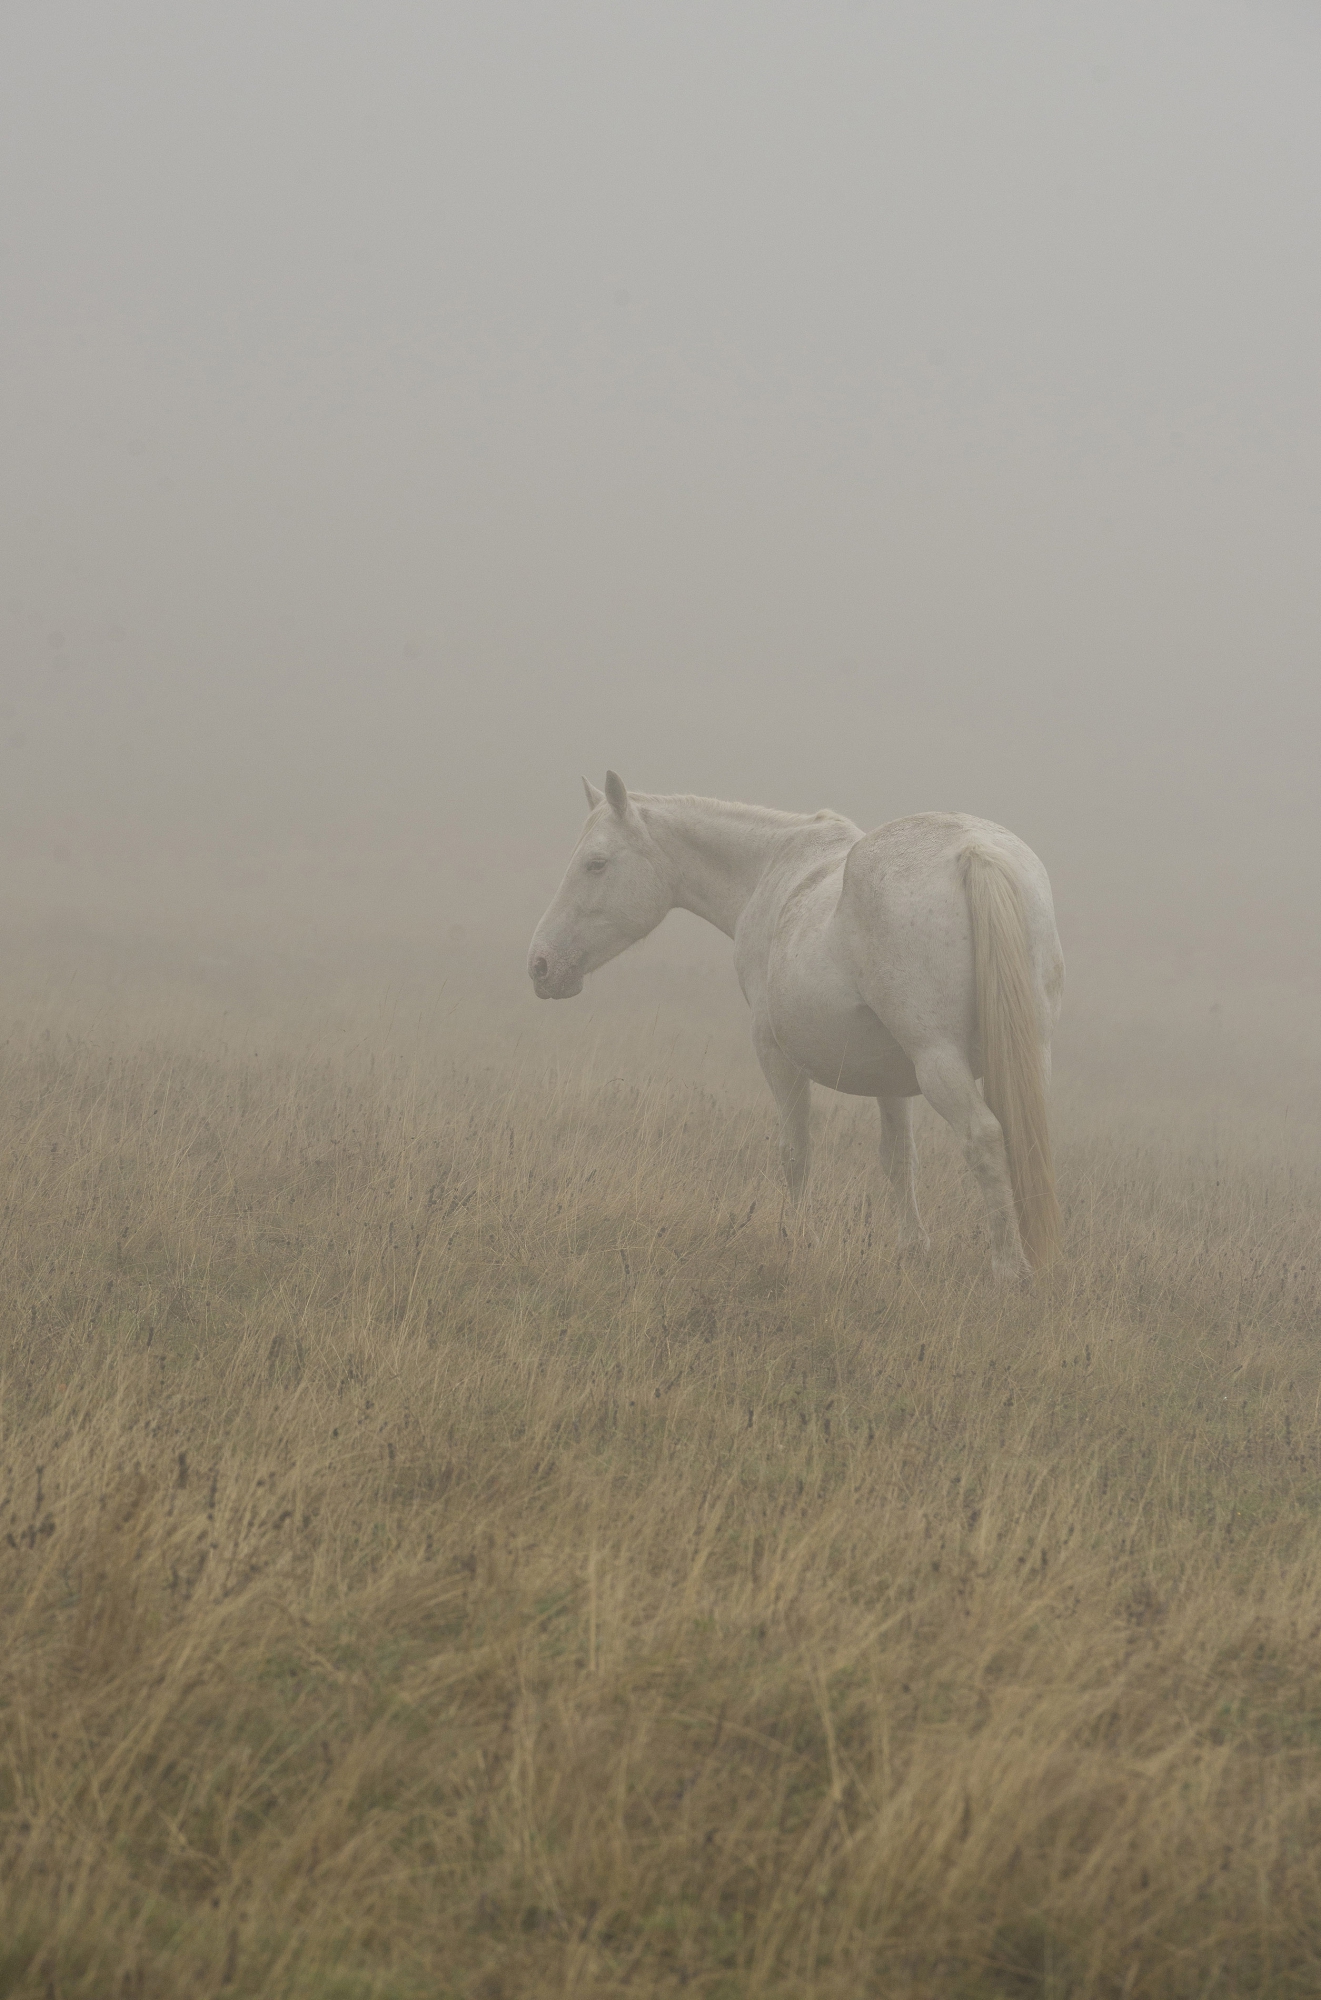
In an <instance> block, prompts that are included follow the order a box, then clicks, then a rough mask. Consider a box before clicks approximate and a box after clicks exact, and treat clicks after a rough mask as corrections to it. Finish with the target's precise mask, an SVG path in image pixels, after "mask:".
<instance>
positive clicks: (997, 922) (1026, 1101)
mask: <svg viewBox="0 0 1321 2000" xmlns="http://www.w3.org/2000/svg"><path fill="white" fill-rule="evenodd" d="M959 865H960V872H961V874H962V876H963V886H964V891H965V893H966V895H967V898H968V914H969V916H970V917H971V919H972V960H973V977H974V982H975V986H976V993H977V1023H978V1031H979V1034H980V1038H981V1045H982V1089H983V1092H984V1094H985V1097H986V1103H987V1106H988V1108H989V1109H990V1110H991V1111H992V1112H994V1114H995V1116H996V1118H997V1119H998V1120H999V1123H1000V1129H1001V1131H1002V1132H1003V1133H1004V1142H1005V1152H1006V1153H1007V1155H1008V1158H1009V1180H1010V1184H1011V1186H1012V1187H1013V1190H1014V1208H1015V1210H1016V1211H1017V1214H1018V1229H1019V1234H1020V1236H1021V1237H1022V1239H1023V1249H1024V1252H1025V1253H1026V1256H1027V1260H1028V1262H1029V1264H1031V1265H1033V1266H1034V1268H1040V1267H1041V1266H1042V1265H1045V1264H1048V1263H1049V1262H1050V1260H1051V1258H1052V1257H1053V1256H1054V1254H1055V1252H1056V1250H1057V1249H1058V1248H1059V1241H1060V1228H1061V1225H1060V1206H1059V1202H1058V1200H1057V1199H1056V1195H1055V1168H1054V1165H1053V1163H1052V1160H1051V1152H1050V1127H1049V1125H1048V1123H1047V1120H1046V1077H1045V1064H1044V1061H1043V1050H1042V1045H1041V1025H1040V1015H1039V1013H1038V1009H1037V1001H1036V994H1035V992H1034V990H1033V978H1032V955H1031V952H1030V950H1029V948H1028V936H1027V914H1026V911H1025V910H1024V908H1023V891H1022V888H1021V886H1020V884H1019V880H1018V877H1017V875H1016V874H1015V873H1014V870H1013V867H1012V866H1011V864H1010V863H1009V861H1008V860H1007V859H1006V858H1005V856H1004V855H1003V854H1001V853H999V852H998V851H997V850H996V849H995V848H992V847H982V846H980V845H979V844H977V843H975V842H974V843H973V844H971V845H969V846H967V847H965V848H964V849H963V851H962V853H961V854H960V856H959Z"/></svg>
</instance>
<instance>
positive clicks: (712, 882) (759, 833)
mask: <svg viewBox="0 0 1321 2000" xmlns="http://www.w3.org/2000/svg"><path fill="white" fill-rule="evenodd" d="M637 806H638V810H639V812H640V813H641V814H642V818H643V820H644V822H645V824H646V827H647V830H648V832H649V833H650V834H651V836H652V839H653V840H654V841H655V842H656V845H657V846H658V847H659V848H660V850H661V852H662V854H663V855H664V856H665V859H666V861H667V862H668V864H669V867H670V872H671V888H672V893H673V898H674V907H675V908H677V909H680V910H691V911H692V912H693V914H694V916H698V917H705V919H706V921H707V922H708V923H709V924H714V925H715V927H716V929H717V930H721V931H724V933H725V935H726V936H727V937H733V935H734V927H735V925H736V924H737V923H738V920H739V917H740V915H741V914H742V911H743V908H744V905H745V904H746V903H747V900H748V898H749V896H751V894H752V892H753V890H754V889H755V888H756V886H757V884H758V882H759V881H760V880H761V878H762V876H763V874H764V873H765V872H766V869H767V867H768V865H769V863H770V862H771V861H772V860H773V859H774V857H775V855H776V854H777V853H779V852H780V851H782V849H783V847H784V843H785V841H786V840H787V839H788V838H789V837H790V836H792V835H793V834H794V833H796V832H797V831H799V830H800V829H801V828H802V827H804V826H807V825H809V824H810V821H809V820H808V819H807V818H805V817H804V816H803V815H801V814H798V813H779V812H772V811H771V810H770V809H769V808H768V807H765V806H743V805H732V804H729V803H728V802H727V801H726V800H724V799H684V798H650V799H646V800H643V799H638V800H637Z"/></svg>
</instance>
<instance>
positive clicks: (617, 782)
mask: <svg viewBox="0 0 1321 2000" xmlns="http://www.w3.org/2000/svg"><path fill="white" fill-rule="evenodd" d="M605 795H606V797H607V798H608V799H609V801H610V810H611V812H612V813H614V814H616V815H617V817H618V818H620V819H623V817H624V814H625V813H626V812H627V811H628V792H627V790H626V789H625V785H624V780H623V779H622V778H621V777H620V775H619V773H618V771H607V772H606V774H605Z"/></svg>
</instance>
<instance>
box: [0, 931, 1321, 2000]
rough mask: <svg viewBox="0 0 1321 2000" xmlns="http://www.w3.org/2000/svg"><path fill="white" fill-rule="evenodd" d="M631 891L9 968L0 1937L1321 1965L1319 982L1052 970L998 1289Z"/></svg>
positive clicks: (84, 1970) (899, 1987) (928, 1161)
mask: <svg viewBox="0 0 1321 2000" xmlns="http://www.w3.org/2000/svg"><path fill="white" fill-rule="evenodd" d="M669 941H670V930H669V927H667V929H666V932H665V934H664V936H663V937H662V938H658V939H657V940H654V941H653V942H652V944H651V945H649V946H648V948H647V950H646V952H644V953H642V954H639V955H635V956H631V957H630V958H629V959H628V960H625V961H622V962H621V963H620V965H618V966H616V967H612V968H609V969H608V970H607V971H606V972H605V973H603V974H602V975H600V977H599V978H598V980H597V981H595V982H593V985H592V986H591V987H590V988H589V993H588V995H587V996H584V999H583V1001H581V1002H575V1003H573V1005H572V1007H566V1008H545V1007H543V1008H540V1009H538V1008H536V1007H535V1005H534V1003H533V1002H532V1001H531V999H530V996H527V995H525V994H524V992H523V981H522V972H521V965H520V964H519V963H518V962H517V960H516V959H515V960H513V961H511V962H510V963H509V964H506V963H505V961H504V960H503V959H501V958H500V956H499V954H496V955H495V957H494V958H493V959H492V961H491V963H492V967H493V968H494V969H492V970H489V971H487V970H482V971H481V973H480V976H479V975H478V973H477V972H476V971H472V972H471V973H470V975H469V976H467V983H466V984H465V975H464V972H463V967H462V963H461V962H462V961H463V960H464V959H465V957H466V955H467V954H466V949H465V946H464V944H463V941H462V940H454V941H452V945H451V950H450V954H449V956H450V958H451V960H452V961H454V963H451V964H450V965H448V966H446V965H441V964H440V963H437V964H436V965H435V966H434V967H427V968H423V969H422V970H420V971H419V970H418V969H417V968H412V969H409V968H404V969H402V970H399V971H397V972H390V971H388V969H385V968H383V967H382V965H381V964H380V963H377V964H372V963H371V962H370V961H364V962H362V963H358V964H355V965H354V966H353V967H352V968H349V969H345V968H344V967H342V966H339V965H331V964H329V963H328V962H327V963H324V964H323V963H317V962H311V961H308V962H300V961H296V959H295V958H294V957H293V956H292V955H290V956H287V957H282V956H281V954H280V953H279V952H278V951H277V950H276V949H275V948H274V947H273V946H272V947H271V948H270V950H269V951H268V952H266V954H265V955H264V956H263V955H262V954H260V953H255V952H254V953H250V954H249V955H248V956H247V957H244V956H242V954H239V955H238V956H231V957H230V958H223V957H222V958H221V959H220V960H218V961H210V962H208V961H205V960H204V959H202V958H200V957H198V955H197V954H196V953H192V954H190V952H189V951H186V950H184V949H183V948H182V947H177V948H176V947H168V948H167V947H165V946H162V947H160V948H159V949H156V950H149V949H147V948H146V947H143V948H142V949H141V950H139V951H137V952H136V953H131V954H125V953H124V952H116V950H112V949H111V948H110V947H109V946H104V947H97V948H96V949H95V950H94V949H92V948H91V947H90V946H89V945H88V944H87V942H86V940H79V939H73V940H62V941H61V940H56V941H54V942H51V941H50V940H40V939H39V940H37V941H35V942H32V941H29V943H28V944H27V945H26V946H25V947H24V949H23V950H22V951H21V952H19V953H17V954H16V955H15V956H13V957H12V958H11V960H10V962H9V964H8V965H7V967H6V968H5V970H4V972H3V974H2V975H0V1044H2V1046H0V1239H2V1243H3V1254H2V1261H0V1331H2V1341H3V1346H2V1349H0V1616H2V1617H3V1632H4V1644H3V1654H2V1656H0V1994H4V1995H24V1996H26V1995H33V1996H42V2000H47V1996H49V2000H73V1996H85V2000H110V1996H124V2000H139V1996H140V2000H157V1996H161V1997H162V2000H163V1997H164V1996H172V1995H183V1994H188V1995H196V1996H210V1995H217V1996H220V1995H224V1996H233V2000H238V1996H243V1995H252V1996H259V1995H260V1996H263V2000H271V1997H272V1996H290V2000H293V1996H309V2000H310V1996H317V2000H320V1997H321V1996H327V2000H329V1997H330V1996H333V1997H334V2000H369V1996H371V2000H451V1996H452V1997H453V2000H532V1996H536V1997H537V2000H542V1996H550V1995H564V1996H602V2000H604V1996H608V1995H614V1994H629V1995H637V1996H639V2000H643V1996H649V1995H670V1994H679V1993H683V1994H686V1995H690V1996H694V2000H695V1997H696V1996H702V2000H744V1996H747V2000H753V1996H766V2000H772V1996H773V1997H774V2000H791V1997H792V2000H863V1996H878V2000H928V1996H930V2000H946V1996H948V1997H949V2000H992V1996H997V2000H999V1996H1005V2000H1007V1996H1016V1995H1023V1996H1028V1995H1031V1996H1041V2000H1066V1996H1067V2000H1103V1996H1104V2000H1158V1996H1160V2000H1164V1996H1171V2000H1173V1996H1179V2000H1183V1997H1184V1996H1187V2000H1193V1996H1210V1995H1220V1996H1226V2000H1229V1996H1246V1995H1261V1996H1272V2000H1274V1996H1278V2000H1285V1996H1290V1997H1291V2000H1292V1996H1304V1995H1313V1994H1315V1993H1316V1992H1318V1991H1321V1869H1318V1867H1317V1852H1318V1841H1319V1840H1321V1287H1319V1286H1318V1241H1317V1237H1318V1220H1319V1218H1321V1200H1319V1197H1321V1169H1319V1164H1318V1162H1319V1156H1321V1149H1319V1148H1318V1136H1319V1135H1321V1096H1319V1093H1318V1089H1317V1076H1318V1071H1317V1064H1316V1049H1315V1046H1314V1039H1313V1042H1312V1043H1308V1042H1307V1036H1308V1035H1309V1034H1312V1035H1313V1038H1314V1029H1313V1028H1312V1027H1311V1025H1310V1022H1311V1017H1312V1012H1313V1008H1312V1006H1311V1005H1310V1004H1304V998H1299V997H1298V996H1296V995H1295V996H1294V998H1293V999H1292V1000H1289V999H1288V997H1287V996H1285V998H1283V999H1282V998H1281V996H1279V995H1275V996H1265V997H1263V996H1261V995H1256V996H1253V995H1246V996H1243V995H1239V996H1235V995H1232V994H1231V995H1230V996H1229V997H1228V998H1227V999H1225V1000H1224V1001H1223V1003H1222V1002H1221V1001H1220V1000H1218V999H1217V998H1216V997H1215V996H1214V995H1212V994H1210V993H1209V992H1206V991H1200V990H1198V991H1193V990H1191V989H1189V990H1187V991H1184V990H1181V991H1180V992H1179V993H1178V994H1177V995H1175V996H1174V997H1173V998H1171V999H1170V1000H1169V1002H1168V1004H1165V1003H1164V1002H1161V1003H1160V1004H1159V1005H1158V1004H1157V1001H1156V1000H1153V1001H1152V1003H1151V1005H1150V1006H1149V1007H1147V1008H1146V1011H1145V1012H1144V1011H1143V1008H1142V1007H1141V1006H1137V1005H1136V1004H1135V1005H1132V1006H1128V1007H1127V1010H1126V1009H1125V1006H1124V1005H1121V1004H1120V1002H1119V1001H1118V1000H1115V999H1114V996H1113V995H1111V996H1110V998H1108V999H1107V998H1106V997H1105V996H1101V997H1100V998H1096V997H1093V998H1092V999H1091V1000H1090V1001H1089V999H1088V995H1087V987H1086V982H1085V981H1084V982H1083V985H1082V987H1081V989H1080V988H1079V982H1078V978H1077V975H1076V973H1075V975H1074V984H1073V990H1072V991H1071V995H1070V1001H1069V1007H1070V1013H1069V1016H1068V1017H1067V1025H1066V1031H1065V1034H1064V1036H1063V1037H1062V1041H1061V1045H1060V1050H1059V1055H1058V1059H1057V1074H1056V1085H1055V1090H1054V1111H1053V1115H1054V1120H1055V1127H1056V1135H1057V1159H1058V1168H1059V1179H1060V1189H1061V1195H1062V1201H1063V1207H1064V1213H1065V1222H1066V1255H1065V1257H1064V1258H1063V1260H1062V1261H1061V1262H1060V1263H1059V1264H1058V1266H1057V1267H1055V1268H1054V1269H1053V1270H1052V1271H1051V1272H1050V1273H1049V1274H1048V1275H1047V1276H1045V1277H1044V1278H1043V1279H1041V1280H1040V1281H1039V1283H1038V1284H1037V1286H1036V1288H1035V1289H1034V1290H1033V1291H1032V1292H1031V1293H1030V1294H1027V1295H1022V1294H1017V1293H1004V1292H1001V1291H998V1290H997V1289H995V1288H994V1287H992V1285H991V1284H990V1282H989V1258H988V1252H987V1246H986V1243H985V1240H984V1235H983V1230H982V1225H981V1218H980V1214H979V1212H978V1208H977V1205H976V1203H975V1201H974V1199H973V1192H972V1189H971V1186H970V1183H969V1181H968V1179H967V1177H966V1175H965V1173H964V1170H963V1167H962V1164H961V1162H960V1161H959V1159H958V1158H957V1156H956V1154H955V1152H954V1149H953V1147H952V1145H951V1144H949V1143H948V1142H947V1140H946V1137H945V1135H944V1134H943V1132H942V1131H941V1130H940V1129H939V1128H938V1126H937V1123H936V1121H934V1120H933V1119H931V1118H929V1117H927V1116H923V1117H922V1118H921V1120H920V1133H919V1143H920V1147H921V1154H922V1171H921V1182H920V1200H921V1202H922V1206H923V1212H924V1216H925V1219H926V1220H927V1223H928V1225H929V1227H930V1229H931V1233H932V1238H933V1249H932V1254H931V1256H930V1258H929V1259H928V1260H927V1261H926V1262H925V1263H923V1264H921V1265H904V1266H902V1267H900V1266H899V1265H897V1263H896V1261H895V1257H894V1252H893V1240H894V1231H893V1222H892V1218H891V1216H890V1214H889V1211H888V1207H887V1202H886V1199H885V1194H884V1189H883V1185H882V1183H881V1180H880V1176H879V1172H878V1168H877V1161H876V1130H875V1110H874V1107H871V1106H867V1105H858V1104H852V1103H849V1102H846V1101H843V1100H833V1101H824V1100H823V1101H822V1102H821V1104H820V1106H819V1111H818V1118H817V1128H816V1130H817V1163H816V1171H815V1179H814V1184H813V1189H812V1193H811V1196H810V1199H809V1201H808V1203H807V1205H806V1209H805V1211H804V1212H803V1213H802V1214H801V1215H799V1216H790V1215H788V1214H786V1212H785V1209H784V1205H783V1203H782V1201H781V1198H780V1191H779V1185H778V1180H777V1170H776V1161H775V1148H774V1118H773V1111H772V1107H771V1104H770V1100H769V1097H768V1096H767V1095H766V1094H765V1093H764V1091H763V1090H762V1088H761V1086H760V1084H759V1082H758V1080H757V1078H756V1076H755V1072H754V1071H753V1068H752V1064H751V1058H750V1055H749V1054H748V1053H747V1051H746V1049H745V1048H744V1045H743V1042H742V1039H741V1037H742V1023H741V1019H740V1016H739V1003H738V1002H737V999H736V996H734V995H733V994H732V974H729V973H727V972H726V971H724V970H716V969H713V967H712V966H711V965H707V964H705V963H703V964H700V965H695V966H694V967H692V968H691V969H689V970H685V969H684V968H683V967H682V966H680V965H678V964H676V963H672V962H671V961H670V960H669V959H668V958H667V944H668V943H669ZM1157 997H1158V998H1159V996H1157ZM1112 1003H1113V1004H1112ZM1144 1004H1145V1003H1144ZM1290 1006H1292V1007H1293V1010H1294V1011H1293V1012H1292V1013H1290V1012H1289V1008H1290ZM1162 1009H1163V1011H1162Z"/></svg>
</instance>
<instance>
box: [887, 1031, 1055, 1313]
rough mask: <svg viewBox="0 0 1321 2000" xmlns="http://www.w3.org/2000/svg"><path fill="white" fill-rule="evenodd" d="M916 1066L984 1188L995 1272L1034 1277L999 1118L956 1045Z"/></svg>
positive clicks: (1007, 1277)
mask: <svg viewBox="0 0 1321 2000" xmlns="http://www.w3.org/2000/svg"><path fill="white" fill-rule="evenodd" d="M914 1068H915V1069H916V1071H917V1080H918V1082H919V1084H920V1085H921V1086H922V1095H923V1097H925V1098H926V1100H927V1102H928V1104H931V1105H934V1107H935V1109H936V1110H937V1111H938V1112H939V1113H940V1115H941V1117H942V1118H943V1119H944V1120H945V1122H946V1124H947V1125H949V1126H951V1127H952V1128H953V1130H954V1132H955V1134H956V1135H957V1137H958V1138H959V1139H961V1140H962V1142H963V1152H964V1158H965V1159H966V1160H967V1162H968V1165H969V1167H970V1168H971V1170H972V1174H973V1177H974V1179H975V1180H976V1182H977V1184H978V1186H979V1187H980V1188H981V1191H982V1199H983V1200H984V1202H985V1203H986V1219H987V1221H988V1223H989V1224H990V1230H991V1269H992V1271H993V1272H994V1274H995V1276H996V1278H997V1279H999V1280H1000V1281H1001V1282H1004V1283H1009V1284H1020V1285H1021V1284H1026V1283H1027V1282H1028V1281H1029V1280H1030V1279H1031V1276H1032V1267H1031V1266H1030V1264H1029V1263H1028V1261H1027V1258H1026V1257H1025V1255H1024V1254H1023V1240H1022V1237H1021V1236H1020V1235H1019V1231H1018V1217H1017V1215H1016V1214H1015V1212H1014V1190H1013V1184H1012V1182H1011V1181H1010V1178H1009V1160H1008V1157H1007V1155H1006V1153H1005V1142H1004V1133H1003V1132H1002V1131H1001V1129H1000V1122H999V1120H998V1119H997V1118H996V1116H995V1114H994V1112H993V1111H991V1110H990V1109H988V1107H987V1104H986V1102H985V1099H984V1098H983V1097H982V1094H981V1092H980V1091H979V1090H978V1088H977V1082H976V1079H975V1077H974V1076H973V1073H972V1071H971V1069H970V1068H969V1067H968V1064H967V1062H966V1061H965V1060H964V1058H963V1056H961V1055H960V1054H959V1052H958V1050H957V1049H955V1048H952V1047H948V1046H947V1047H943V1048H936V1049H929V1050H927V1051H926V1053H925V1054H923V1055H921V1056H919V1057H918V1058H917V1059H916V1061H915V1063H914Z"/></svg>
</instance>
